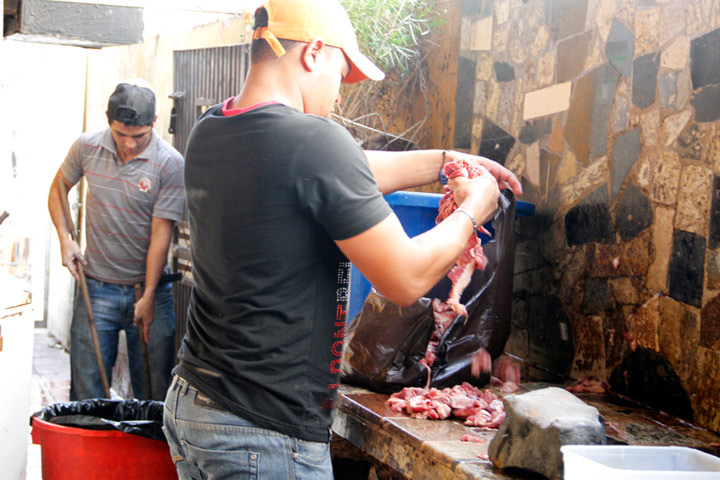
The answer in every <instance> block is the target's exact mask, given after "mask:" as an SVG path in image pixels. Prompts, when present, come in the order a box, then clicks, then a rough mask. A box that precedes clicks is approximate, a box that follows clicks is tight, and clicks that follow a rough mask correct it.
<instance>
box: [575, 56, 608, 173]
mask: <svg viewBox="0 0 720 480" xmlns="http://www.w3.org/2000/svg"><path fill="white" fill-rule="evenodd" d="M618 78H619V75H618V72H617V71H616V70H615V69H614V68H613V67H612V66H611V65H610V64H605V65H602V66H600V67H598V68H596V69H595V70H593V71H591V72H589V73H588V74H586V75H584V76H583V77H580V79H579V80H578V81H577V83H576V86H575V91H574V93H573V98H572V101H571V103H570V110H569V111H568V118H567V121H566V122H565V132H564V133H565V139H566V140H567V142H568V143H569V144H570V146H571V147H572V148H573V150H574V151H575V155H576V157H577V159H578V160H579V161H580V162H581V163H583V164H584V165H587V163H588V162H589V161H590V160H591V159H592V158H597V157H601V156H603V155H605V154H606V153H607V140H608V125H609V120H610V114H611V112H612V103H613V100H614V98H615V90H616V88H617V82H618Z"/></svg>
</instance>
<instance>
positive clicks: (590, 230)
mask: <svg viewBox="0 0 720 480" xmlns="http://www.w3.org/2000/svg"><path fill="white" fill-rule="evenodd" d="M608 203H609V202H608V194H607V188H606V187H604V186H603V187H601V188H598V189H597V190H595V191H594V192H593V193H591V194H590V195H589V196H588V197H587V198H585V199H584V200H582V201H581V202H580V203H578V204H577V205H575V206H574V207H572V208H571V209H570V210H569V211H568V212H567V213H566V214H565V240H566V241H567V244H568V246H573V245H583V244H585V243H593V242H599V243H611V244H612V243H615V227H614V226H613V221H612V215H611V213H610V206H609V204H608Z"/></svg>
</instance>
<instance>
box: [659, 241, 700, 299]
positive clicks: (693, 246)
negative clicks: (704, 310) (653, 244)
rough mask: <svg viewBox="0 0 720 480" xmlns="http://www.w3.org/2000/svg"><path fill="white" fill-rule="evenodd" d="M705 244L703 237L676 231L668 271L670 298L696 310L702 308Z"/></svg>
mask: <svg viewBox="0 0 720 480" xmlns="http://www.w3.org/2000/svg"><path fill="white" fill-rule="evenodd" d="M706 243H707V241H706V239H705V237H702V236H700V235H697V234H695V233H691V232H685V231H682V230H677V231H676V232H675V235H674V236H673V249H672V256H671V257H670V268H669V271H668V290H669V292H670V297H672V298H674V299H675V300H677V301H678V302H683V303H687V304H688V305H692V306H694V307H698V308H699V307H701V306H702V293H703V280H704V277H705V245H706Z"/></svg>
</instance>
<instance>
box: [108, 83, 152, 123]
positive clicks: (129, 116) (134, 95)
mask: <svg viewBox="0 0 720 480" xmlns="http://www.w3.org/2000/svg"><path fill="white" fill-rule="evenodd" d="M107 116H108V121H109V122H112V121H113V120H117V121H118V122H120V123H124V124H125V125H132V126H136V127H142V126H145V125H152V124H153V122H154V121H155V94H154V93H153V91H152V90H150V89H149V88H146V87H139V86H137V85H131V84H129V83H120V84H118V86H117V87H115V91H114V92H113V93H112V95H110V100H108V108H107Z"/></svg>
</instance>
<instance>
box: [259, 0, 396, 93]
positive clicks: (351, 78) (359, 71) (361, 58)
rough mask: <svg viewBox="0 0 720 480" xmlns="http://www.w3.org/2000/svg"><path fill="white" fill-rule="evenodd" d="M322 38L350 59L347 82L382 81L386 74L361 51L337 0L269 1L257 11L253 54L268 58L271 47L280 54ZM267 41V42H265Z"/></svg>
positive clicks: (343, 10)
mask: <svg viewBox="0 0 720 480" xmlns="http://www.w3.org/2000/svg"><path fill="white" fill-rule="evenodd" d="M316 38H320V39H322V40H323V42H324V43H325V44H326V45H329V46H331V47H337V48H340V49H341V50H342V51H343V52H344V53H345V56H346V57H347V59H348V61H349V62H350V73H349V74H348V76H347V77H345V80H344V81H345V83H355V82H359V81H360V80H365V79H366V78H369V79H372V80H382V79H383V78H384V77H385V74H384V73H383V72H382V71H381V70H380V69H379V68H378V67H377V66H376V65H375V64H374V63H372V62H371V61H370V59H368V58H367V57H366V56H365V55H363V54H362V53H360V49H359V48H358V43H357V38H356V37H355V31H354V29H353V27H352V24H351V23H350V19H349V18H348V15H347V12H345V9H344V8H343V7H342V5H340V3H339V2H338V1H337V0H266V1H265V3H264V4H263V5H262V6H261V7H259V8H258V9H257V10H256V11H255V25H254V33H253V45H252V47H251V54H252V58H253V61H257V60H260V59H263V58H267V55H269V53H268V51H267V48H269V49H270V50H271V51H272V52H273V54H274V55H275V56H277V57H282V56H283V55H285V53H286V47H288V46H292V44H293V42H305V43H307V42H310V41H312V40H314V39H316ZM262 41H264V42H265V43H266V45H264V46H263V45H261V42H262Z"/></svg>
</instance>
